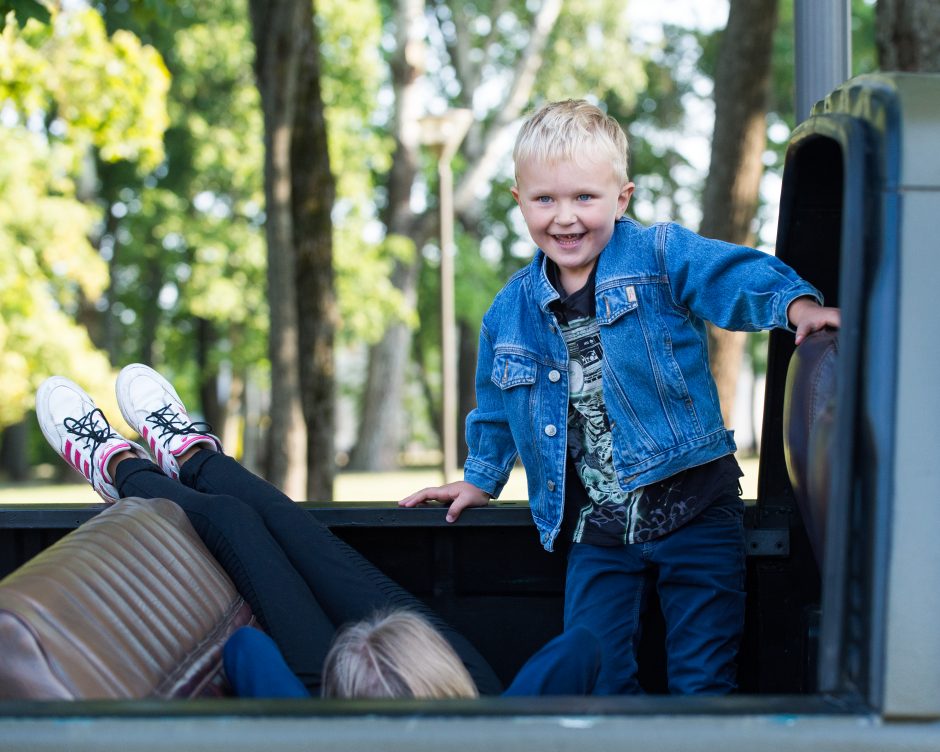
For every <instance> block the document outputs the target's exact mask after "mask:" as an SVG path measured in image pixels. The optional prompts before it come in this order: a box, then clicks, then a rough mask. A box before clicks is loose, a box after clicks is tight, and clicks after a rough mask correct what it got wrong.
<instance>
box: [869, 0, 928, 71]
mask: <svg viewBox="0 0 940 752" xmlns="http://www.w3.org/2000/svg"><path fill="white" fill-rule="evenodd" d="M876 29H877V45H878V63H879V66H880V67H881V69H882V70H886V71H920V72H924V73H937V72H940V3H937V2H936V1H935V0H878V11H877V26H876Z"/></svg>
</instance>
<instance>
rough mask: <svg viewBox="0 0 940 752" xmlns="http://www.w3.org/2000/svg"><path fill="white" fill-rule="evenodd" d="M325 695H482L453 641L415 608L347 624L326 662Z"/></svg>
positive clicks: (389, 612)
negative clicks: (444, 635) (452, 644)
mask: <svg viewBox="0 0 940 752" xmlns="http://www.w3.org/2000/svg"><path fill="white" fill-rule="evenodd" d="M322 694H323V697H327V698H344V699H353V698H370V699H393V698H419V699H449V698H473V697H477V689H476V686H475V685H474V683H473V679H471V678H470V674H469V673H468V672H467V669H466V668H465V667H464V665H463V663H462V662H461V660H460V658H459V657H458V656H457V654H456V653H455V652H454V649H453V648H452V647H451V646H450V643H448V642H447V640H445V639H444V637H443V636H442V635H441V634H440V632H438V631H437V630H436V629H434V627H432V626H431V625H430V624H429V623H428V622H427V621H426V620H425V619H424V618H423V617H421V616H419V615H418V614H416V613H414V612H412V611H404V610H398V611H388V612H384V613H378V614H376V615H374V616H372V617H370V618H368V619H363V620H362V621H359V622H355V623H353V624H349V625H347V626H345V627H343V628H342V629H341V630H340V631H339V632H338V633H337V635H336V638H335V639H334V641H333V645H332V646H331V648H330V651H329V653H328V654H327V656H326V661H325V663H324V666H323V690H322Z"/></svg>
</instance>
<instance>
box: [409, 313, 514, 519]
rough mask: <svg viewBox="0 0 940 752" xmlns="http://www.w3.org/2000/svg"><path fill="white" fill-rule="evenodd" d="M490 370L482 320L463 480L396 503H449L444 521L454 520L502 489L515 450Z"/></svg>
mask: <svg viewBox="0 0 940 752" xmlns="http://www.w3.org/2000/svg"><path fill="white" fill-rule="evenodd" d="M492 371H493V347H492V344H491V343H490V339H489V336H488V334H487V330H486V325H485V323H484V326H483V329H482V331H481V334H480V349H479V355H478V358H477V372H476V396H477V406H476V408H475V409H474V410H473V411H472V412H471V413H470V415H468V416H467V446H468V448H469V455H468V457H467V461H466V463H464V480H462V481H455V482H453V483H448V484H446V485H443V486H433V487H430V488H425V489H422V490H421V491H418V492H417V493H413V494H411V495H410V496H407V497H405V498H404V499H402V500H401V501H399V502H398V505H399V506H402V507H415V506H418V505H419V504H423V503H425V502H428V501H441V502H445V503H449V504H450V506H449V508H448V510H447V521H448V522H454V521H455V520H456V519H457V518H458V517H460V514H461V513H462V512H463V510H464V509H467V508H468V507H483V506H486V505H487V504H488V503H489V501H490V499H493V498H496V497H497V496H498V495H499V492H500V491H502V490H503V486H505V485H506V481H507V480H509V471H510V470H511V469H512V466H513V464H514V462H515V460H516V455H517V452H516V445H515V442H514V440H513V438H512V432H511V431H510V429H509V422H508V420H507V418H506V413H505V410H504V409H503V399H502V394H501V391H500V389H499V387H498V386H496V384H494V383H493V381H492V380H491V378H490V374H491V373H492Z"/></svg>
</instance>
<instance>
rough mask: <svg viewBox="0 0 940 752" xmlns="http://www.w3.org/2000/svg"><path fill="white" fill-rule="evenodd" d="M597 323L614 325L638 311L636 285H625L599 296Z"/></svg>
mask: <svg viewBox="0 0 940 752" xmlns="http://www.w3.org/2000/svg"><path fill="white" fill-rule="evenodd" d="M596 303H597V311H596V314H595V315H596V317H597V323H598V324H600V325H601V326H604V325H606V324H612V323H613V322H615V321H616V320H617V319H619V318H621V317H623V316H625V315H627V314H628V313H633V312H635V311H636V309H637V307H638V305H639V303H638V302H637V289H636V286H635V285H623V286H620V287H612V288H610V289H608V290H604V291H602V292H600V293H599V294H598V295H597V301H596Z"/></svg>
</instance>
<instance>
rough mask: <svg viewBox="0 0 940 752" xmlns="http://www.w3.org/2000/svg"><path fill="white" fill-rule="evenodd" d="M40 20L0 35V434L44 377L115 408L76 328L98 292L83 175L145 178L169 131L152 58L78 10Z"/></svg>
mask: <svg viewBox="0 0 940 752" xmlns="http://www.w3.org/2000/svg"><path fill="white" fill-rule="evenodd" d="M27 5H28V4H27ZM42 16H43V14H42V13H37V14H34V18H35V17H42ZM44 18H47V19H48V23H43V22H42V19H40V21H37V20H29V21H26V22H24V23H23V25H22V27H21V26H20V25H19V24H18V23H17V19H16V16H15V15H13V14H10V15H6V16H4V18H3V24H4V25H3V28H2V32H0V59H2V60H3V65H2V66H0V103H2V110H3V119H2V124H0V148H2V149H3V152H4V154H5V157H4V160H3V165H2V167H0V269H2V270H3V271H2V272H0V274H2V275H3V281H2V284H0V381H2V385H3V388H4V390H5V397H4V400H3V405H2V407H0V427H7V428H8V427H10V426H11V425H13V424H16V423H17V421H19V420H21V419H22V417H23V415H24V413H25V411H26V410H28V409H29V408H30V407H31V406H32V402H33V395H34V394H35V390H36V387H38V385H39V383H40V382H41V381H42V380H43V379H44V378H46V377H47V376H49V375H50V374H51V373H70V374H74V376H75V378H76V379H77V380H78V381H79V382H80V383H82V385H83V386H85V387H86V388H88V389H89V391H90V392H91V393H92V394H93V395H94V396H95V397H96V399H99V400H100V401H101V404H102V405H104V406H105V407H107V406H108V405H113V402H114V398H113V394H112V393H111V392H112V390H111V389H110V384H111V379H112V377H113V375H112V373H111V370H110V364H109V362H108V359H107V357H106V356H105V355H104V353H102V352H101V351H99V350H97V349H96V348H95V346H94V345H93V343H92V339H91V337H90V336H89V330H88V328H87V326H86V325H85V324H86V322H85V321H84V320H83V318H82V312H83V311H84V310H86V309H88V308H89V307H90V306H92V305H94V304H95V303H96V302H98V301H100V300H101V298H102V293H103V291H104V290H105V288H106V286H107V281H108V274H107V266H106V264H105V263H104V262H103V261H102V259H101V258H100V257H99V255H98V253H97V252H96V250H95V248H94V247H93V245H92V243H91V242H90V240H89V238H90V237H92V236H93V235H94V233H95V230H96V227H97V226H98V223H99V221H100V219H101V216H102V215H101V214H100V212H99V210H98V207H97V206H96V205H95V204H93V203H91V202H89V200H88V191H87V190H86V185H85V183H86V181H87V178H88V174H89V170H88V166H89V165H92V164H94V162H95V160H96V159H97V160H100V161H102V162H106V163H116V162H125V163H127V164H128V165H129V169H130V170H131V171H132V172H135V173H139V174H146V173H147V172H149V171H150V170H152V169H153V168H154V167H155V166H156V165H157V164H159V162H160V161H161V160H162V158H163V144H162V137H163V132H164V129H165V128H166V125H167V120H168V118H167V113H166V90H167V86H168V76H167V72H166V69H165V67H164V65H163V61H162V60H161V58H160V56H159V54H158V53H157V52H156V51H155V50H154V49H153V48H152V47H149V46H145V45H141V44H140V42H139V40H138V39H137V38H136V37H134V36H133V35H131V34H128V33H115V34H111V35H109V34H108V33H107V32H106V30H105V27H104V24H103V23H102V19H101V17H100V16H99V15H98V14H97V13H95V12H94V11H92V10H90V9H87V8H79V9H76V10H74V11H70V12H59V11H57V10H53V11H52V12H51V13H48V14H47V15H46V16H45V17H44ZM109 412H110V413H111V414H117V411H116V410H109ZM4 443H5V444H10V443H11V442H7V441H5V442H4ZM12 443H14V444H16V445H17V447H19V448H22V447H23V446H25V445H26V440H25V439H24V437H23V435H22V434H21V433H17V434H16V435H15V437H14V439H13V442H12ZM7 454H8V455H9V447H8V449H7Z"/></svg>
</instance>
